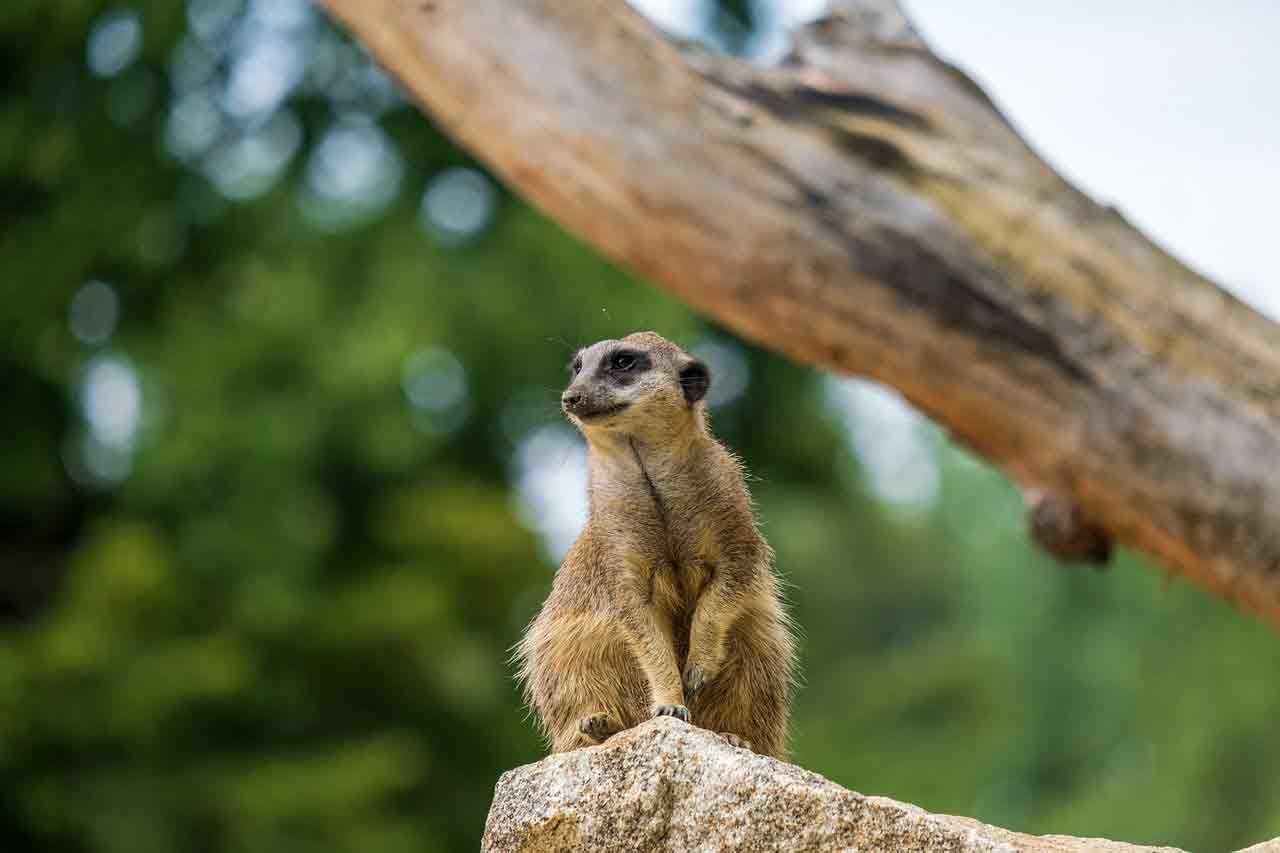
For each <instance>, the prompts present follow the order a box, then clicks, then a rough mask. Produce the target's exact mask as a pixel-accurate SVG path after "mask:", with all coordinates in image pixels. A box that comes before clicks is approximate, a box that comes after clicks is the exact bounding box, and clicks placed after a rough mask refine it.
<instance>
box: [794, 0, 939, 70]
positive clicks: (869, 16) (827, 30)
mask: <svg viewBox="0 0 1280 853" xmlns="http://www.w3.org/2000/svg"><path fill="white" fill-rule="evenodd" d="M867 43H879V44H883V45H888V46H892V47H900V48H915V49H924V47H925V43H924V39H922V38H920V35H919V33H917V32H916V30H915V28H914V27H913V26H911V21H910V20H909V19H908V18H907V16H906V14H904V13H903V11H902V7H901V6H899V5H898V3H897V2H896V0H831V4H830V5H829V6H828V8H827V11H826V12H825V13H824V14H823V15H821V16H820V17H818V18H815V19H814V20H812V21H810V22H809V23H807V24H805V25H804V26H803V27H800V28H799V29H798V30H796V32H795V34H794V36H793V39H792V51H791V53H790V54H789V55H788V57H787V59H786V60H784V61H785V62H787V63H788V64H802V65H803V64H808V62H807V61H806V60H808V59H809V58H810V56H809V55H810V54H813V53H817V54H825V53H826V52H828V51H830V50H832V49H833V48H834V49H838V48H841V47H847V46H850V45H858V44H867Z"/></svg>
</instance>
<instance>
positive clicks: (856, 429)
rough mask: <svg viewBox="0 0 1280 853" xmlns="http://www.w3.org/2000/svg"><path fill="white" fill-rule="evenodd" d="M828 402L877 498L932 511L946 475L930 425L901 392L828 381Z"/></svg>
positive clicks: (909, 508)
mask: <svg viewBox="0 0 1280 853" xmlns="http://www.w3.org/2000/svg"><path fill="white" fill-rule="evenodd" d="M826 398H827V402H828V404H829V405H830V406H831V407H832V408H833V409H834V410H835V411H836V413H837V414H839V415H840V417H841V418H842V419H843V420H844V422H845V426H846V427H847V429H848V431H849V439H850V441H851V442H852V444H853V449H854V451H855V452H856V453H857V454H858V460H859V462H861V463H862V468H863V471H864V473H865V474H866V477H867V481H868V483H869V484H870V486H871V489H872V491H873V492H874V493H875V495H876V496H877V497H878V498H880V500H882V501H884V502H885V503H887V504H890V505H892V506H894V507H896V508H898V509H901V510H905V511H907V512H915V513H923V512H927V511H928V510H930V509H932V508H933V506H934V504H935V503H937V500H938V495H939V492H940V491H941V486H942V473H941V470H940V468H939V466H938V461H937V457H936V454H935V448H934V445H933V443H932V442H931V441H930V440H929V436H928V435H927V433H926V430H927V428H928V421H927V420H926V419H925V418H924V417H923V416H922V415H921V414H920V413H919V412H917V411H916V410H915V409H914V408H912V407H911V405H910V404H909V403H907V401H906V400H904V399H903V398H902V396H901V395H900V394H898V393H897V392H896V391H893V390H892V389H889V388H886V387H885V386H883V385H879V384H877V383H874V382H866V381H862V380H857V379H829V380H828V381H827V385H826Z"/></svg>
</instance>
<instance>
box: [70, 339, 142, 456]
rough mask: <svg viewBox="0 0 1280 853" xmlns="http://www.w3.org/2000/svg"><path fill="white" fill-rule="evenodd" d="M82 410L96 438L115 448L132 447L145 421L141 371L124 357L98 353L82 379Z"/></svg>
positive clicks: (85, 370) (87, 366)
mask: <svg viewBox="0 0 1280 853" xmlns="http://www.w3.org/2000/svg"><path fill="white" fill-rule="evenodd" d="M80 410H81V412H82V413H83V415H84V419H85V422H86V423H87V424H88V426H89V431H90V434H91V436H92V437H93V438H94V439H96V440H97V441H99V442H101V443H102V444H104V445H109V446H111V447H117V448H130V447H132V446H133V443H134V440H135V439H136V438H137V434H138V427H139V425H140V424H141V423H142V383H141V382H140V381H139V379H138V371H137V370H136V369H135V368H134V366H133V365H132V364H131V363H130V362H129V361H128V360H127V359H125V358H122V357H121V356H118V355H112V354H103V355H98V356H94V357H93V358H92V359H90V361H89V363H88V365H86V367H85V369H84V374H83V377H82V379H81V381H80Z"/></svg>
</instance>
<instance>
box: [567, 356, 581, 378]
mask: <svg viewBox="0 0 1280 853" xmlns="http://www.w3.org/2000/svg"><path fill="white" fill-rule="evenodd" d="M581 369H582V359H581V358H575V359H574V360H573V364H571V365H569V372H570V373H572V374H573V375H574V376H577V375H578V371H579V370H581Z"/></svg>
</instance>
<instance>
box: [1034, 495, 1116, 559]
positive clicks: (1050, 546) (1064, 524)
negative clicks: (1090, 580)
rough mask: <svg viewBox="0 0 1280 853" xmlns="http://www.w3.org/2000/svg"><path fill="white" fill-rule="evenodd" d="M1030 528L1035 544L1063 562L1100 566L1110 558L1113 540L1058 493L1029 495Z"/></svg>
mask: <svg viewBox="0 0 1280 853" xmlns="http://www.w3.org/2000/svg"><path fill="white" fill-rule="evenodd" d="M1028 503H1029V504H1030V509H1029V510H1028V511H1027V527H1028V529H1029V531H1030V533H1031V538H1032V539H1034V540H1035V542H1036V544H1037V545H1039V546H1040V547H1041V548H1043V549H1044V550H1045V551H1047V552H1048V553H1049V554H1050V555H1052V556H1053V557H1055V558H1057V559H1059V560H1062V561H1064V562H1076V563H1091V564H1093V565H1094V566H1096V567H1097V568H1099V569H1101V568H1103V567H1104V566H1106V564H1107V563H1108V562H1110V560H1111V540H1110V538H1108V537H1107V535H1106V534H1105V533H1104V532H1103V531H1102V530H1101V529H1100V528H1098V527H1095V526H1094V525H1092V524H1090V523H1089V522H1088V521H1087V520H1086V519H1085V517H1084V515H1083V514H1082V513H1081V512H1080V508H1079V507H1077V506H1076V505H1075V504H1074V503H1072V502H1071V501H1070V500H1067V499H1065V498H1060V497H1058V496H1057V495H1039V494H1030V495H1028Z"/></svg>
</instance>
